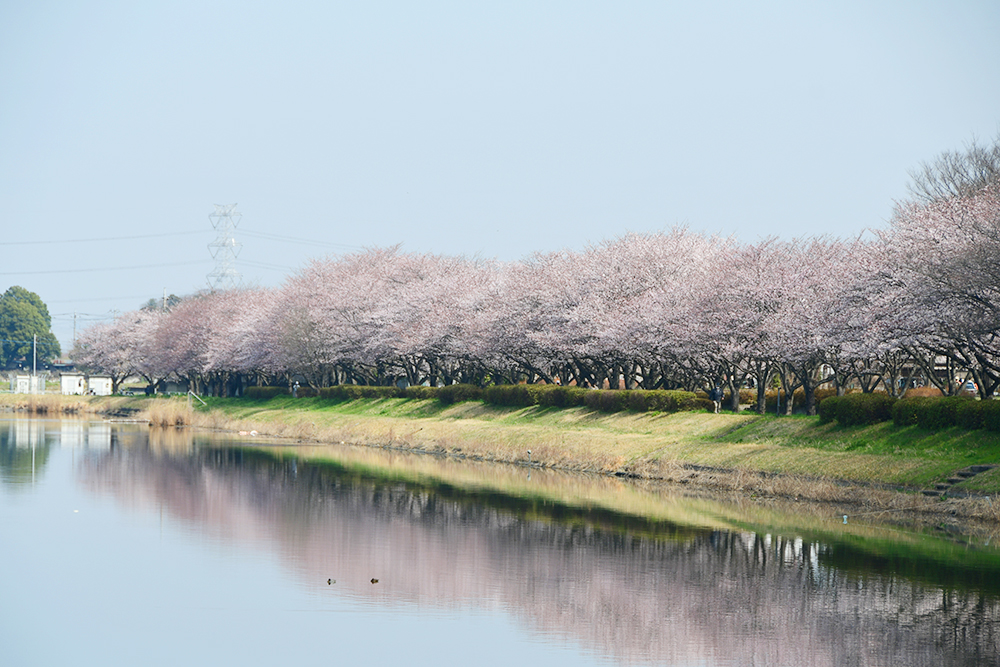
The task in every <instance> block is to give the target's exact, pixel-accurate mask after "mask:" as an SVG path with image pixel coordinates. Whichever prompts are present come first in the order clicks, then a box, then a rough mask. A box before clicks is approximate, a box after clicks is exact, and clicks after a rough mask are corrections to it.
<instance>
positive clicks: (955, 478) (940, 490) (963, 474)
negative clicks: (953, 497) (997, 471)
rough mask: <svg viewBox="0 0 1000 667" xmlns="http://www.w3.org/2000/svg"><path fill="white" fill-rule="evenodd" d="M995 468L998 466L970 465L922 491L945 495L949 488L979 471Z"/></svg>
mask: <svg viewBox="0 0 1000 667" xmlns="http://www.w3.org/2000/svg"><path fill="white" fill-rule="evenodd" d="M993 468H996V466H995V465H985V464H984V465H974V466H969V467H968V468H963V469H962V470H957V471H955V473H954V474H953V475H952V476H951V477H949V478H948V479H947V480H946V481H944V482H939V483H937V484H935V485H934V488H933V489H924V490H923V491H921V493H923V494H924V495H925V496H937V497H941V496H944V495H946V494H947V493H948V491H949V489H951V487H952V486H954V485H955V484H958V483H959V482H965V481H968V480H970V479H972V478H973V477H975V476H976V475H978V474H979V473H981V472H986V471H987V470H992V469H993Z"/></svg>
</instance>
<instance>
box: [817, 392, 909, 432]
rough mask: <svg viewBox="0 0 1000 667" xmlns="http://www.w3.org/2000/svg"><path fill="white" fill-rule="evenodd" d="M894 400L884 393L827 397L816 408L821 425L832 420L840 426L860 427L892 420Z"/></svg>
mask: <svg viewBox="0 0 1000 667" xmlns="http://www.w3.org/2000/svg"><path fill="white" fill-rule="evenodd" d="M895 403H896V399H895V398H893V397H892V396H889V395H888V394H884V393H881V392H879V393H871V394H845V395H843V396H827V397H825V398H824V399H823V400H822V401H820V402H819V403H818V405H817V406H816V409H817V411H818V412H819V421H820V423H821V424H827V423H829V422H831V421H833V420H837V423H838V424H840V425H841V426H861V425H867V424H877V423H878V422H887V421H889V420H890V419H892V418H893V412H892V408H893V405H895Z"/></svg>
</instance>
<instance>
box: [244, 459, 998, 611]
mask: <svg viewBox="0 0 1000 667" xmlns="http://www.w3.org/2000/svg"><path fill="white" fill-rule="evenodd" d="M256 452H257V456H260V457H261V458H262V459H263V460H273V461H282V460H288V459H292V458H294V459H295V460H296V461H297V462H298V463H299V467H298V474H299V475H303V474H318V475H321V476H328V477H329V478H330V479H329V481H328V482H327V483H328V484H329V485H339V484H341V483H350V484H358V483H362V484H373V485H375V486H376V487H378V486H379V485H399V484H402V485H404V486H405V487H406V488H407V489H408V490H409V491H410V492H412V493H418V494H424V493H430V494H432V495H434V496H437V497H440V498H443V499H447V500H450V501H455V502H462V503H465V502H468V503H473V504H478V505H486V506H490V507H494V508H497V509H500V510H503V511H507V512H510V513H511V514H515V515H518V516H521V517H524V518H528V519H535V520H541V521H546V522H550V523H553V524H559V525H569V526H572V527H574V528H577V527H578V528H581V529H594V530H601V531H607V532H610V533H612V534H622V535H623V536H634V537H647V538H652V539H662V540H671V541H673V540H680V541H685V540H688V539H692V538H695V537H697V536H699V535H706V534H708V533H710V532H711V531H715V530H728V531H735V532H755V533H758V534H761V535H764V534H772V535H775V536H781V537H782V538H784V539H791V538H796V537H797V538H801V539H802V540H804V541H806V542H809V543H815V544H820V545H822V547H823V548H822V549H821V550H820V552H819V553H820V562H822V563H826V564H829V565H832V566H835V567H837V568H838V569H847V570H851V571H854V572H857V573H858V574H859V575H865V574H886V573H895V574H899V575H902V576H904V577H905V578H907V579H910V580H919V581H926V582H930V583H933V584H935V585H942V586H945V587H948V588H970V589H976V590H980V591H983V592H988V593H991V594H1000V583H998V582H1000V551H998V549H997V547H996V546H988V545H990V544H994V543H995V541H996V538H997V537H1000V534H997V533H996V532H994V533H993V534H990V533H983V532H981V533H978V534H976V535H965V536H961V537H958V536H956V535H953V534H950V533H947V532H943V531H940V530H937V529H936V528H935V527H933V526H925V527H924V528H921V529H917V528H912V529H904V528H901V527H899V526H898V525H878V524H873V523H865V522H863V521H859V520H858V519H857V518H855V519H854V520H852V521H849V522H848V523H847V524H844V523H843V522H842V520H841V519H840V514H839V511H837V512H834V511H833V509H834V508H831V507H829V506H822V507H818V506H812V505H808V504H804V503H786V504H784V505H783V506H774V505H772V506H767V507H762V506H760V505H757V504H755V503H728V502H719V501H715V500H712V499H708V498H703V497H693V496H690V495H685V494H682V493H679V492H678V490H677V489H676V487H675V488H674V489H673V490H671V489H669V488H668V487H665V486H663V485H654V484H643V483H641V482H640V483H635V482H632V481H625V480H621V479H618V478H609V477H606V476H600V475H574V474H565V473H560V472H558V471H552V470H539V469H535V470H531V471H530V477H529V471H527V470H525V469H524V468H523V467H515V466H496V465H483V464H474V463H472V464H470V463H469V462H462V461H458V460H455V459H453V458H448V457H427V456H414V455H410V454H406V453H400V452H392V451H386V450H377V449H372V448H359V447H340V446H336V447H330V446H325V447H314V446H309V447H289V448H273V447H269V448H266V449H265V448H261V449H257V450H256ZM245 460H246V459H244V461H245ZM324 479H325V477H324ZM832 514H837V516H831V515H832Z"/></svg>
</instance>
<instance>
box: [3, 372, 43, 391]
mask: <svg viewBox="0 0 1000 667" xmlns="http://www.w3.org/2000/svg"><path fill="white" fill-rule="evenodd" d="M10 390H11V392H13V393H15V394H44V393H45V377H44V376H42V375H12V376H11V380H10Z"/></svg>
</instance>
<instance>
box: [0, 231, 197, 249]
mask: <svg viewBox="0 0 1000 667" xmlns="http://www.w3.org/2000/svg"><path fill="white" fill-rule="evenodd" d="M191 234H204V232H203V231H190V232H164V233H163V234H143V235H141V236H106V237H104V238H96V239H46V240H44V241H0V246H3V245H43V244H55V243H96V242H103V241H131V240H133V239H155V238H160V237H163V236H190V235H191Z"/></svg>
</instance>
